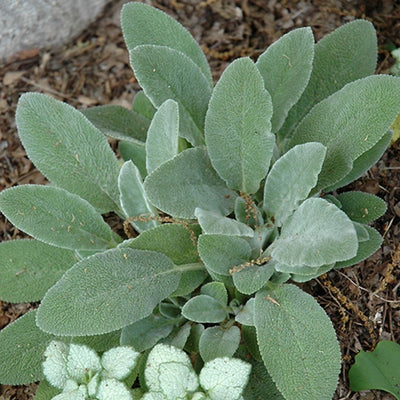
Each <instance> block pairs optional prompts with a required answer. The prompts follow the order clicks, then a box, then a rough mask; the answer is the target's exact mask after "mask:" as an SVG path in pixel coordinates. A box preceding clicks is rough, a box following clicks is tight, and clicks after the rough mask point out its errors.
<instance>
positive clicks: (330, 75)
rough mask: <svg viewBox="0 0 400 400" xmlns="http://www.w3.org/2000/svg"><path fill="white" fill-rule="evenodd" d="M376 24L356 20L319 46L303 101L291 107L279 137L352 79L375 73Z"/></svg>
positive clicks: (317, 46)
mask: <svg viewBox="0 0 400 400" xmlns="http://www.w3.org/2000/svg"><path fill="white" fill-rule="evenodd" d="M377 50H378V49H377V39H376V33H375V29H374V27H373V25H372V24H371V23H370V22H369V21H367V20H356V21H353V22H350V23H348V24H345V25H343V26H341V27H340V28H338V29H336V30H335V31H333V32H332V33H331V34H329V35H327V36H325V37H324V38H322V39H321V40H320V41H319V42H318V43H317V44H316V45H315V51H314V60H313V67H312V73H311V76H310V80H309V82H308V85H307V87H306V89H305V91H304V92H303V95H302V96H301V98H300V100H299V101H298V102H297V103H296V104H295V105H294V106H293V108H292V109H291V110H290V112H289V115H288V117H287V119H286V121H285V124H284V126H283V127H282V129H281V131H280V132H279V134H278V135H279V137H280V138H281V139H283V138H284V137H285V136H286V137H289V138H290V134H291V132H292V131H293V130H294V128H296V126H297V124H298V123H299V122H300V121H301V120H302V119H303V117H304V116H305V115H306V114H307V113H308V112H309V111H310V110H311V108H312V107H313V106H314V105H315V104H317V103H319V102H320V101H321V100H323V99H325V98H326V97H328V96H329V95H331V94H332V93H335V92H336V91H338V90H340V89H341V88H342V87H343V86H344V85H346V84H347V83H349V82H352V81H355V80H357V79H360V78H364V77H366V76H368V75H372V74H373V73H374V72H375V67H376V60H377Z"/></svg>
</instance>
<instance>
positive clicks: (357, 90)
mask: <svg viewBox="0 0 400 400" xmlns="http://www.w3.org/2000/svg"><path fill="white" fill-rule="evenodd" d="M399 109H400V78H397V77H393V76H385V75H374V76H370V77H368V78H364V79H360V80H358V81H355V82H352V83H349V84H347V85H346V86H345V87H343V88H342V89H341V90H339V91H338V92H336V93H334V94H333V95H331V96H330V97H328V98H327V99H325V100H323V101H321V102H320V103H318V104H317V105H316V106H315V107H314V108H313V109H312V110H311V111H310V112H309V113H308V114H307V116H306V117H305V118H304V119H303V120H302V121H301V123H300V124H299V125H298V127H297V129H296V130H295V132H294V133H293V138H292V141H291V143H290V146H291V147H293V146H295V145H296V144H301V143H306V142H313V141H315V142H320V143H322V144H323V145H325V146H326V147H327V155H326V159H325V162H324V165H323V167H322V171H321V173H320V175H319V179H318V186H317V188H318V189H324V188H326V187H327V186H330V185H333V184H334V183H336V182H338V181H339V180H341V179H342V178H343V177H344V176H345V175H347V174H348V172H349V171H350V170H351V168H352V163H353V161H354V160H356V159H357V158H358V157H360V156H361V155H362V154H363V153H365V152H366V151H368V150H369V149H371V148H372V147H373V146H374V145H375V144H376V143H377V142H378V141H379V140H380V139H381V138H382V136H383V135H384V134H385V133H386V132H387V130H388V129H389V128H390V125H391V124H392V122H393V121H394V120H395V118H396V116H397V114H398V112H399ZM343 160H347V162H348V163H350V169H349V168H348V167H347V168H343ZM346 169H348V170H347V171H346Z"/></svg>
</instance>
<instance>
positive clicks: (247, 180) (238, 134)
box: [205, 58, 275, 194]
mask: <svg viewBox="0 0 400 400" xmlns="http://www.w3.org/2000/svg"><path fill="white" fill-rule="evenodd" d="M271 117H272V102H271V96H270V95H269V93H268V92H267V91H266V90H265V89H264V81H263V79H262V76H261V74H260V72H259V71H258V69H257V67H256V66H255V65H254V63H253V62H252V61H251V60H250V59H249V58H242V59H238V60H236V61H234V62H233V63H232V64H230V65H229V67H228V68H227V69H226V70H225V71H224V73H223V74H222V76H221V78H220V80H219V81H218V83H217V85H216V86H215V88H214V91H213V94H212V97H211V100H210V104H209V108H208V111H207V116H206V124H205V135H206V144H207V149H208V153H209V155H210V159H211V163H212V165H213V166H214V168H215V169H216V171H217V172H218V174H219V175H220V176H221V177H222V178H223V179H224V180H225V181H226V183H227V185H228V186H229V187H230V188H231V189H236V190H238V191H240V192H243V193H248V194H249V193H255V192H256V191H257V190H258V188H259V185H260V181H261V179H263V178H264V177H265V175H266V174H267V171H268V169H269V162H270V160H271V157H272V151H273V148H274V142H275V139H274V136H273V135H272V134H271Z"/></svg>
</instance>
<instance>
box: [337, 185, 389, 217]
mask: <svg viewBox="0 0 400 400" xmlns="http://www.w3.org/2000/svg"><path fill="white" fill-rule="evenodd" d="M337 199H338V200H339V201H340V203H341V204H342V210H343V211H344V212H345V213H346V214H347V215H348V216H349V217H350V218H351V219H352V220H353V221H356V222H360V223H362V224H368V223H370V222H372V221H375V220H376V219H378V218H379V217H381V216H382V215H383V214H384V213H385V212H386V209H387V206H386V203H385V201H384V200H382V199H381V198H380V197H377V196H374V195H373V194H370V193H365V192H345V193H340V194H339V195H338V196H337Z"/></svg>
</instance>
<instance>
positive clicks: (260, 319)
mask: <svg viewBox="0 0 400 400" xmlns="http://www.w3.org/2000/svg"><path fill="white" fill-rule="evenodd" d="M309 321H312V322H313V323H312V324H310V323H309ZM255 324H256V329H257V337H258V343H259V347H260V352H261V355H262V358H263V360H264V364H265V367H266V368H267V370H268V373H269V374H270V375H271V377H272V379H273V380H274V382H275V383H276V386H277V387H278V389H279V391H280V392H281V393H282V395H283V397H284V398H285V399H296V400H310V399H318V400H331V399H332V396H333V393H334V391H335V389H336V386H337V383H338V375H339V372H340V363H341V353H340V348H339V344H338V342H337V339H336V334H335V330H334V329H333V326H332V322H331V321H330V319H329V317H328V316H327V315H326V314H325V311H324V310H323V309H322V308H321V306H319V304H318V303H317V301H316V300H315V299H314V298H313V297H312V296H310V295H309V294H307V293H305V292H303V291H302V290H301V289H299V288H298V287H297V286H294V285H287V284H285V285H281V286H277V287H276V288H274V289H268V290H266V289H264V290H261V291H259V292H258V293H257V294H256V300H255Z"/></svg>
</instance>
